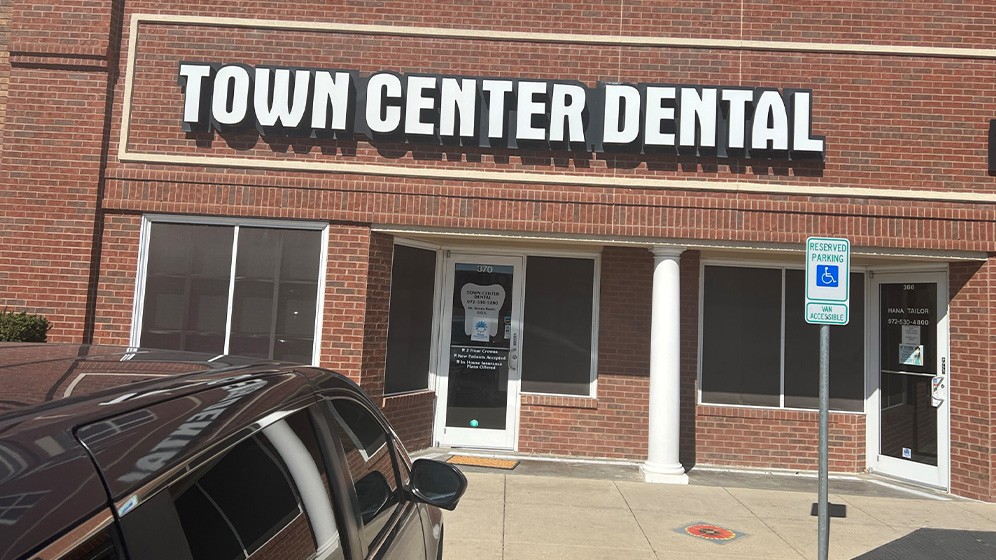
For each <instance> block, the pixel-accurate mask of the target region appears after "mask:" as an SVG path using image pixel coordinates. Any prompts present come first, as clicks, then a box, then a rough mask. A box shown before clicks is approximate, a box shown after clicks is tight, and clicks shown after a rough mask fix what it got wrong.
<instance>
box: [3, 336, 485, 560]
mask: <svg viewBox="0 0 996 560" xmlns="http://www.w3.org/2000/svg"><path fill="white" fill-rule="evenodd" d="M466 487H467V480H466V478H464V476H463V475H462V474H461V473H460V472H459V471H458V470H456V469H455V468H453V467H452V466H450V465H447V464H445V463H439V462H435V461H429V460H426V459H419V460H417V461H415V462H414V463H412V462H411V460H410V459H409V457H408V454H407V453H406V452H405V450H404V447H403V446H402V445H401V442H400V441H399V439H398V437H397V436H396V435H395V433H394V431H393V430H392V429H391V427H390V425H389V424H388V423H387V421H386V419H385V418H384V416H383V415H382V414H381V413H380V412H379V411H378V409H377V407H375V406H374V405H373V403H371V402H370V399H369V398H367V396H366V395H365V394H364V393H363V391H362V390H360V388H359V387H358V386H357V385H356V384H355V383H353V382H352V381H350V380H349V379H347V378H345V377H343V376H341V375H339V374H336V373H333V372H330V371H327V370H324V369H321V368H315V367H306V366H299V365H292V364H283V363H276V362H265V361H259V360H254V359H248V358H239V357H233V356H210V355H200V354H188V353H180V352H168V351H159V350H143V349H135V348H116V347H102V346H86V345H83V346H80V345H64V344H40V345H26V344H0V560H14V559H21V558H41V559H45V560H49V559H73V560H83V559H87V560H96V559H121V560H124V559H126V558H127V559H131V560H159V559H162V560H166V559H169V560H240V559H245V558H254V559H270V558H273V559H277V558H279V559H281V560H297V559H312V558H317V559H319V560H324V559H332V560H339V559H342V560H346V559H349V560H356V559H360V558H424V559H427V560H432V559H434V558H439V557H441V555H442V535H443V529H442V515H441V512H440V511H439V509H438V508H440V507H441V508H446V509H453V507H455V506H456V503H457V501H458V500H459V499H460V497H461V496H462V495H463V492H464V490H465V489H466Z"/></svg>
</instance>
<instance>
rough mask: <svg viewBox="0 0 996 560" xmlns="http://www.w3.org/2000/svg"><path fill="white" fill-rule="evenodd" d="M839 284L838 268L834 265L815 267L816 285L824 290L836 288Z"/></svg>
mask: <svg viewBox="0 0 996 560" xmlns="http://www.w3.org/2000/svg"><path fill="white" fill-rule="evenodd" d="M839 282H840V268H839V267H838V266H837V265H834V264H821V265H817V266H816V285H817V286H821V287H826V288H836V287H837V285H838V283H839Z"/></svg>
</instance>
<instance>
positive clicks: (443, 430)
mask: <svg viewBox="0 0 996 560" xmlns="http://www.w3.org/2000/svg"><path fill="white" fill-rule="evenodd" d="M443 255H444V258H443V289H442V307H441V310H442V313H441V316H440V317H441V319H440V338H439V344H438V345H437V346H438V355H437V360H436V363H437V364H438V367H437V369H436V372H437V373H436V380H435V390H436V396H437V397H436V411H435V419H434V422H433V440H434V443H435V444H436V445H441V446H446V447H475V448H488V449H509V450H514V449H516V447H517V444H518V439H519V408H520V399H519V394H520V392H521V386H522V376H521V370H520V368H519V364H520V359H519V358H520V356H519V354H520V352H519V351H518V348H521V341H522V313H523V300H524V297H523V296H524V286H525V284H524V279H525V257H524V256H523V255H508V254H495V253H489V252H480V253H478V252H470V251H464V252H459V253H457V252H450V251H443ZM457 263H473V264H478V263H479V264H496V265H506V266H512V267H513V273H512V274H513V277H512V293H511V294H509V295H508V296H509V297H511V298H512V309H511V315H512V319H511V337H512V339H511V340H512V341H514V344H510V351H509V357H508V363H509V372H508V401H507V408H506V411H505V413H506V415H505V429H504V430H482V429H480V428H471V427H467V428H455V427H447V426H446V409H447V399H448V397H449V395H448V393H449V365H450V340H451V338H450V335H451V332H450V331H451V330H452V324H453V321H452V314H453V290H454V270H455V269H454V266H455V265H456V264H457Z"/></svg>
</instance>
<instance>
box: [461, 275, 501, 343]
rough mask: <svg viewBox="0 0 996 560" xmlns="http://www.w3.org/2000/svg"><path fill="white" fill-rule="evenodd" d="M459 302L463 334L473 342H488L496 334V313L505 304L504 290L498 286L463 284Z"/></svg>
mask: <svg viewBox="0 0 996 560" xmlns="http://www.w3.org/2000/svg"><path fill="white" fill-rule="evenodd" d="M460 300H461V301H462V302H463V308H464V311H465V313H464V316H463V329H464V334H466V335H467V336H469V337H470V339H471V340H473V341H474V342H488V340H489V339H490V338H491V337H492V336H495V335H496V334H498V311H499V310H500V309H501V306H502V304H503V303H505V288H503V287H502V286H501V285H500V284H491V285H490V286H479V285H477V284H472V283H468V284H464V285H463V288H460Z"/></svg>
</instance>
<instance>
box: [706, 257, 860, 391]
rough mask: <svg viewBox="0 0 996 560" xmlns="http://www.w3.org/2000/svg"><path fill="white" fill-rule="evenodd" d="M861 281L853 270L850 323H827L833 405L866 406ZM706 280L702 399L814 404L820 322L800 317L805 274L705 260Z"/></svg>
mask: <svg viewBox="0 0 996 560" xmlns="http://www.w3.org/2000/svg"><path fill="white" fill-rule="evenodd" d="M864 283H865V276H864V274H861V273H853V274H851V278H850V290H851V300H850V301H851V306H850V317H849V319H850V321H849V322H848V324H847V325H845V326H834V327H833V328H831V329H830V332H831V337H830V338H831V343H830V408H832V409H833V410H849V411H861V410H862V409H863V408H864V372H865V366H864V351H865V329H864V296H865V294H864ZM704 284H705V293H704V308H703V314H702V323H703V324H702V401H703V402H705V403H715V404H743V405H757V406H772V407H777V406H782V402H784V406H786V407H791V408H818V407H819V357H820V326H819V325H811V324H809V323H807V322H806V320H805V313H804V306H805V299H806V298H805V273H804V272H803V271H802V270H793V269H780V268H746V267H725V266H707V267H705V278H704ZM783 324H784V326H783ZM783 333H784V334H783ZM783 337H784V340H783ZM783 387H784V395H783V391H782V388H783ZM783 398H784V401H782V399H783Z"/></svg>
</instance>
